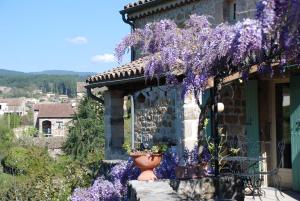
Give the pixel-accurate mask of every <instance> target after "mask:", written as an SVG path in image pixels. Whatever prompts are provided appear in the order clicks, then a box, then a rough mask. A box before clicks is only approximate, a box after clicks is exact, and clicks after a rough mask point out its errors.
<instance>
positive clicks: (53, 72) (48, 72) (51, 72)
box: [32, 70, 95, 77]
mask: <svg viewBox="0 0 300 201" xmlns="http://www.w3.org/2000/svg"><path fill="white" fill-rule="evenodd" d="M32 74H46V75H79V76H81V77H88V76H91V75H93V74H95V73H93V72H76V71H67V70H45V71H41V72H32Z"/></svg>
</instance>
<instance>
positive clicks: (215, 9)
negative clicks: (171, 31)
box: [129, 0, 258, 28]
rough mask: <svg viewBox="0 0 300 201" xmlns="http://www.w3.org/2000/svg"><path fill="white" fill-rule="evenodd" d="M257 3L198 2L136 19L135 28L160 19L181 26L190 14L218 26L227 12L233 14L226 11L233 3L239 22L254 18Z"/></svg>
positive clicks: (249, 0)
mask: <svg viewBox="0 0 300 201" xmlns="http://www.w3.org/2000/svg"><path fill="white" fill-rule="evenodd" d="M257 1H258V0H199V1H195V2H192V3H189V4H186V5H183V6H179V7H176V8H173V9H169V10H166V11H162V12H159V13H155V14H153V15H150V16H146V17H142V18H139V19H136V20H135V26H136V27H137V28H142V27H144V26H145V25H146V24H147V23H149V22H154V21H159V20H162V19H172V20H175V21H176V23H178V24H179V25H181V24H183V22H184V21H186V20H187V19H188V18H189V16H190V15H191V14H197V15H208V16H210V21H211V22H212V23H213V24H220V23H222V22H224V21H225V20H227V18H228V17H227V16H228V15H231V13H227V12H233V9H231V8H229V9H227V8H226V7H228V5H230V6H233V4H234V3H235V4H236V21H239V20H241V19H243V18H246V17H250V18H252V17H254V15H255V9H256V2H257ZM140 12H143V11H140ZM135 14H136V13H135ZM129 16H130V15H129Z"/></svg>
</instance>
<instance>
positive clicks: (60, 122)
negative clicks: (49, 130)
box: [56, 121, 64, 129]
mask: <svg viewBox="0 0 300 201" xmlns="http://www.w3.org/2000/svg"><path fill="white" fill-rule="evenodd" d="M56 123H57V128H58V129H63V128H64V123H63V122H62V121H57V122H56Z"/></svg>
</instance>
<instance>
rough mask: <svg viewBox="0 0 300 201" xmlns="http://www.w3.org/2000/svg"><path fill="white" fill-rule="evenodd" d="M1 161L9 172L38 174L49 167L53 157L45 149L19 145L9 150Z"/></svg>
mask: <svg viewBox="0 0 300 201" xmlns="http://www.w3.org/2000/svg"><path fill="white" fill-rule="evenodd" d="M1 163H2V165H3V167H4V170H5V171H6V172H9V173H13V174H38V173H41V172H43V171H45V169H47V168H48V166H49V164H50V163H51V158H50V156H49V155H48V153H47V151H46V150H45V149H42V148H39V147H35V146H30V147H21V146H17V147H12V148H11V149H10V150H9V151H8V154H7V156H5V157H4V159H3V160H2V162H1Z"/></svg>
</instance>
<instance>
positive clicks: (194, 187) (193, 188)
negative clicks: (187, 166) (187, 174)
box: [170, 176, 245, 201]
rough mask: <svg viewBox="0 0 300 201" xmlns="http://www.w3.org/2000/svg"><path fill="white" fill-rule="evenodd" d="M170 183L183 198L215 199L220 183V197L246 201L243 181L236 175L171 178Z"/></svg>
mask: <svg viewBox="0 0 300 201" xmlns="http://www.w3.org/2000/svg"><path fill="white" fill-rule="evenodd" d="M170 185H171V186H172V188H173V189H174V190H175V191H176V192H177V194H178V196H180V198H181V200H213V198H214V197H215V196H216V186H217V185H219V199H229V200H230V199H232V200H237V201H244V197H245V196H244V189H243V186H244V185H243V182H242V181H241V180H240V179H238V178H235V177H231V176H223V177H220V178H219V179H218V178H215V177H204V178H201V179H189V180H171V181H170Z"/></svg>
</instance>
